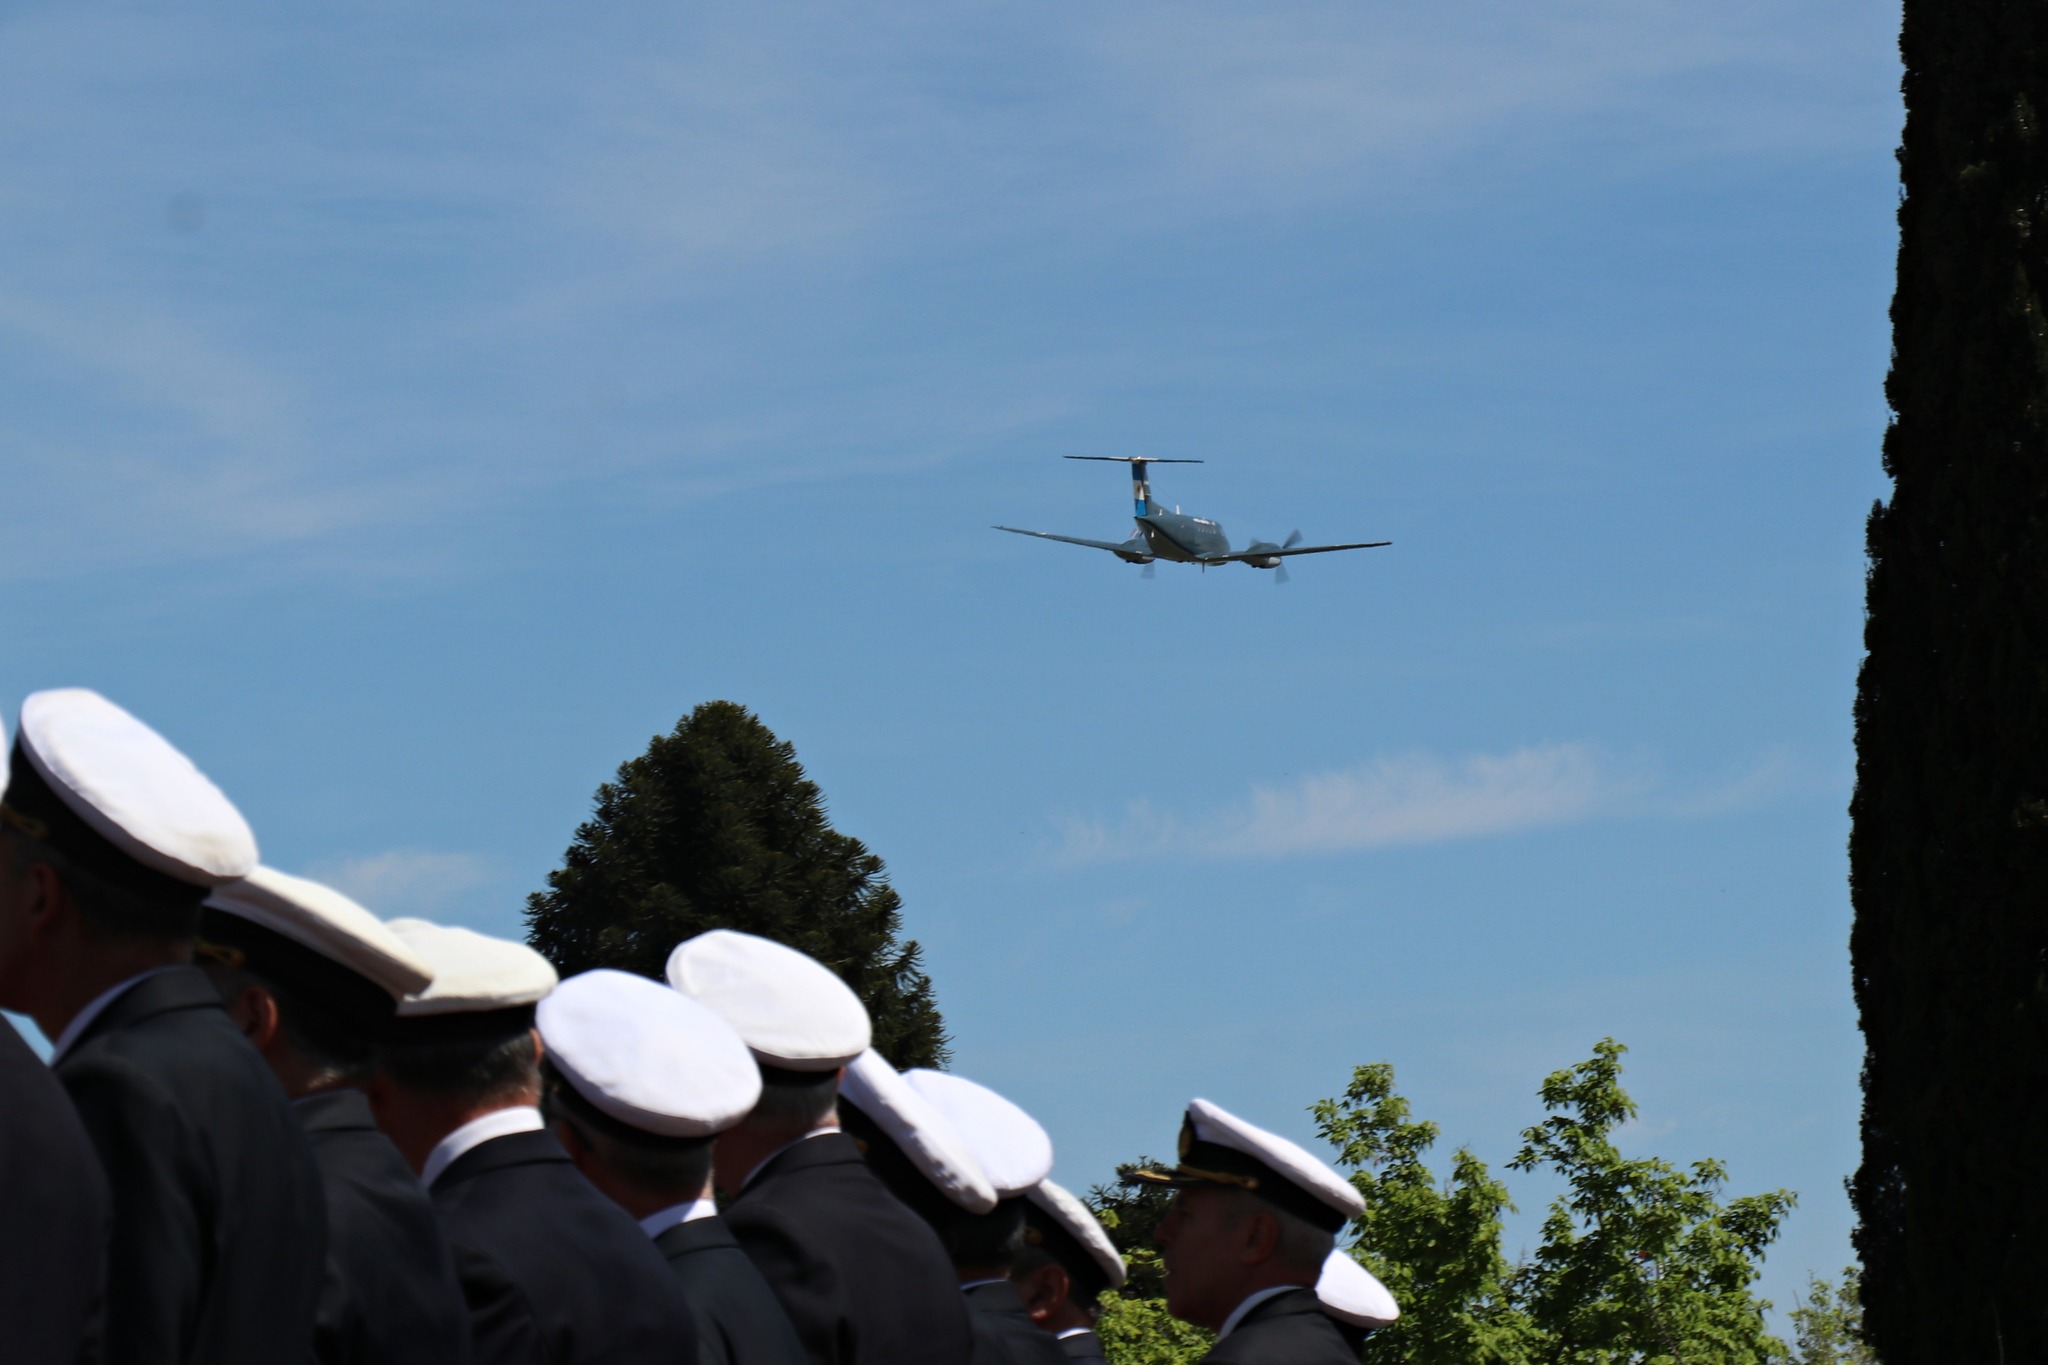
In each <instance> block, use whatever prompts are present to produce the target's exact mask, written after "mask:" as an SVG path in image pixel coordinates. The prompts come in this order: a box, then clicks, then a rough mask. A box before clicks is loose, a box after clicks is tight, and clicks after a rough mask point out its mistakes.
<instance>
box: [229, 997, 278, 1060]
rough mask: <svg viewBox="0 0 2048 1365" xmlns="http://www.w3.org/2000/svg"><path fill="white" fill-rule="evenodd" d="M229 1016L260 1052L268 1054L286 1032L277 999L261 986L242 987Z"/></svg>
mask: <svg viewBox="0 0 2048 1365" xmlns="http://www.w3.org/2000/svg"><path fill="white" fill-rule="evenodd" d="M228 1015H229V1017H231V1018H232V1019H233V1020H234V1021H235V1027H237V1028H239V1029H241V1030H242V1036H243V1037H244V1038H247V1039H248V1040H249V1042H250V1044H251V1046H253V1047H254V1048H255V1049H256V1050H257V1051H258V1052H268V1051H269V1050H270V1045H271V1044H272V1043H274V1042H276V1041H277V1035H278V1034H279V1033H280V1032H282V1031H283V1030H284V1019H283V1017H282V1016H280V1015H279V1014H278V1012H277V997H276V996H274V995H272V994H271V993H270V992H269V991H267V990H265V989H264V988H263V987H261V986H255V985H250V986H244V987H242V992H241V994H240V995H237V996H236V997H235V1002H234V1004H233V1005H231V1006H230V1007H229V1009H228Z"/></svg>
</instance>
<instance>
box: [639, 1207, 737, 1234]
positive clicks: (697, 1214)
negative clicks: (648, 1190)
mask: <svg viewBox="0 0 2048 1365" xmlns="http://www.w3.org/2000/svg"><path fill="white" fill-rule="evenodd" d="M717 1216H718V1205H717V1203H716V1202H715V1201H713V1200H710V1199H693V1200H691V1201H689V1202H688V1203H684V1204H671V1205H669V1206H668V1207H667V1208H665V1209H663V1210H662V1211H661V1212H660V1213H650V1214H648V1215H647V1216H646V1217H645V1218H642V1219H641V1220H640V1230H641V1231H642V1232H644V1233H646V1234H647V1235H648V1236H649V1237H659V1236H661V1234H662V1233H664V1232H667V1231H668V1230H669V1229H670V1228H679V1227H681V1226H682V1225H683V1224H685V1223H694V1222H696V1221H697V1220H698V1219H699V1218H716V1217H717Z"/></svg>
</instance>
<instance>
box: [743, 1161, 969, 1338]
mask: <svg viewBox="0 0 2048 1365" xmlns="http://www.w3.org/2000/svg"><path fill="white" fill-rule="evenodd" d="M725 1221H726V1225H727V1226H728V1227H730V1228H731V1229H732V1234H733V1236H734V1237H736V1238H738V1239H739V1244H740V1247H741V1248H742V1249H743V1250H744V1251H745V1252H746V1253H747V1256H748V1257H749V1258H750V1259H751V1260H752V1261H753V1262H754V1264H755V1265H756V1266H758V1267H759V1268H760V1271H761V1275H762V1278H764V1279H766V1280H767V1281H768V1287H769V1288H770V1289H772V1290H774V1291H775V1297H776V1298H778V1299H780V1300H781V1301H782V1307H783V1309H784V1311H786V1312H787V1313H788V1314H789V1321H790V1324H791V1325H792V1326H793V1327H795V1328H796V1334H797V1337H798V1339H799V1340H801V1341H802V1342H803V1346H804V1355H805V1358H806V1359H807V1360H809V1361H811V1362H812V1365H965V1362H966V1361H967V1359H968V1356H969V1353H970V1351H971V1349H972V1339H973V1338H972V1330H971V1329H970V1327H969V1326H968V1312H967V1303H966V1300H965V1299H964V1298H963V1297H962V1295H961V1293H960V1281H959V1277H958V1276H956V1275H955V1274H954V1273H953V1266H952V1262H950V1261H949V1260H947V1258H946V1253H945V1250H944V1248H942V1247H941V1246H940V1245H939V1236H938V1234H937V1233H935V1232H933V1231H932V1229H931V1225H930V1224H928V1223H926V1222H925V1221H924V1219H922V1218H920V1217H918V1216H917V1215H916V1214H914V1213H912V1212H911V1211H910V1210H909V1209H908V1208H907V1207H905V1206H904V1205H903V1204H902V1203H901V1202H900V1201H899V1200H898V1199H897V1198H896V1196H895V1195H893V1194H890V1193H889V1191H888V1190H886V1189H884V1188H883V1187H882V1182H881V1181H880V1180H878V1179H876V1178H875V1174H874V1172H872V1171H870V1170H869V1169H868V1166H867V1162H866V1161H864V1160H863V1159H862V1158H861V1154H860V1149H859V1148H858V1147H856V1146H854V1143H853V1139H852V1138H850V1137H848V1136H846V1135H845V1134H844V1133H827V1134H824V1135H822V1136H819V1137H812V1138H805V1139H804V1140H803V1141H801V1142H799V1143H797V1144H796V1145H795V1146H793V1147H791V1148H789V1149H788V1150H787V1151H784V1152H782V1153H780V1154H779V1155H777V1156H775V1157H774V1158H773V1159H771V1160H770V1161H769V1162H768V1164H767V1166H766V1167H765V1168H763V1169H762V1171H761V1172H760V1174H758V1175H756V1176H755V1177H754V1179H753V1180H752V1181H751V1182H750V1183H749V1184H748V1185H747V1187H746V1188H745V1189H744V1190H741V1191H740V1192H739V1194H738V1195H736V1196H735V1197H734V1198H733V1200H732V1201H731V1202H730V1203H729V1204H728V1205H727V1206H726V1209H725Z"/></svg>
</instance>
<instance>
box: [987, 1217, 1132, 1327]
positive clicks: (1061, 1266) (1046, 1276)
mask: <svg viewBox="0 0 2048 1365" xmlns="http://www.w3.org/2000/svg"><path fill="white" fill-rule="evenodd" d="M1029 1199H1030V1203H1029V1204H1028V1205H1026V1207H1025V1209H1024V1250H1023V1251H1022V1252H1020V1253H1018V1256H1017V1263H1016V1264H1015V1265H1014V1266H1012V1267H1011V1268H1010V1280H1011V1282H1012V1283H1013V1284H1015V1285H1016V1286H1017V1294H1018V1296H1019V1297H1020V1298H1022V1299H1023V1300H1024V1311H1025V1312H1027V1313H1029V1314H1030V1315H1031V1320H1032V1321H1033V1322H1035V1323H1037V1324H1038V1326H1039V1328H1040V1330H1042V1331H1046V1332H1050V1333H1052V1334H1053V1336H1054V1337H1055V1338H1056V1339H1057V1340H1058V1341H1059V1344H1060V1349H1061V1350H1063V1351H1065V1352H1066V1355H1067V1360H1068V1362H1069V1365H1074V1362H1080V1365H1104V1356H1103V1350H1102V1338H1100V1337H1098V1336H1096V1335H1095V1320H1096V1319H1097V1318H1098V1317H1100V1316H1101V1314H1102V1296H1103V1295H1104V1294H1106V1293H1108V1292H1109V1291H1110V1290H1112V1289H1121V1288H1123V1285H1124V1280H1125V1279H1126V1278H1127V1277H1128V1275H1129V1273H1130V1272H1129V1269H1128V1268H1127V1267H1126V1266H1125V1265H1124V1258H1123V1253H1121V1252H1119V1251H1118V1250H1117V1249H1116V1243H1114V1242H1112V1241H1110V1240H1109V1234H1108V1233H1107V1232H1106V1231H1104V1230H1103V1227H1102V1224H1101V1223H1100V1222H1098V1221H1096V1217H1095V1215H1094V1214H1093V1213H1091V1212H1090V1211H1089V1209H1088V1206H1087V1205H1086V1204H1083V1203H1082V1202H1081V1201H1080V1200H1078V1199H1076V1198H1075V1197H1074V1196H1073V1195H1072V1194H1071V1193H1069V1192H1068V1191H1067V1190H1066V1189H1064V1188H1062V1187H1061V1186H1059V1185H1055V1184H1054V1183H1053V1182H1052V1181H1050V1180H1041V1181H1039V1182H1038V1187H1037V1188H1036V1189H1034V1190H1032V1191H1031V1194H1030V1195H1029Z"/></svg>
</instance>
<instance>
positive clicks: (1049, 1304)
mask: <svg viewBox="0 0 2048 1365" xmlns="http://www.w3.org/2000/svg"><path fill="white" fill-rule="evenodd" d="M1010 1283H1011V1284H1013V1285H1015V1286H1016V1287H1017V1297H1018V1298H1020V1299H1022V1300H1024V1311H1025V1312H1027V1313H1029V1314H1031V1320H1032V1321H1033V1322H1044V1321H1045V1320H1046V1319H1047V1318H1049V1317H1051V1316H1052V1314H1053V1310H1054V1309H1056V1308H1058V1307H1059V1306H1060V1304H1061V1303H1062V1302H1064V1301H1065V1299H1066V1297H1067V1295H1068V1294H1069V1293H1070V1292H1071V1291H1072V1289H1073V1287H1074V1284H1073V1281H1072V1280H1071V1279H1069V1278H1068V1276H1067V1272H1066V1270H1065V1268H1064V1267H1062V1266H1060V1265H1059V1264H1058V1263H1057V1262H1055V1263H1051V1264H1047V1265H1042V1266H1040V1267H1039V1268H1038V1269H1036V1270H1034V1271H1031V1272H1030V1273H1029V1274H1025V1275H1012V1276H1011V1277H1010Z"/></svg>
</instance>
